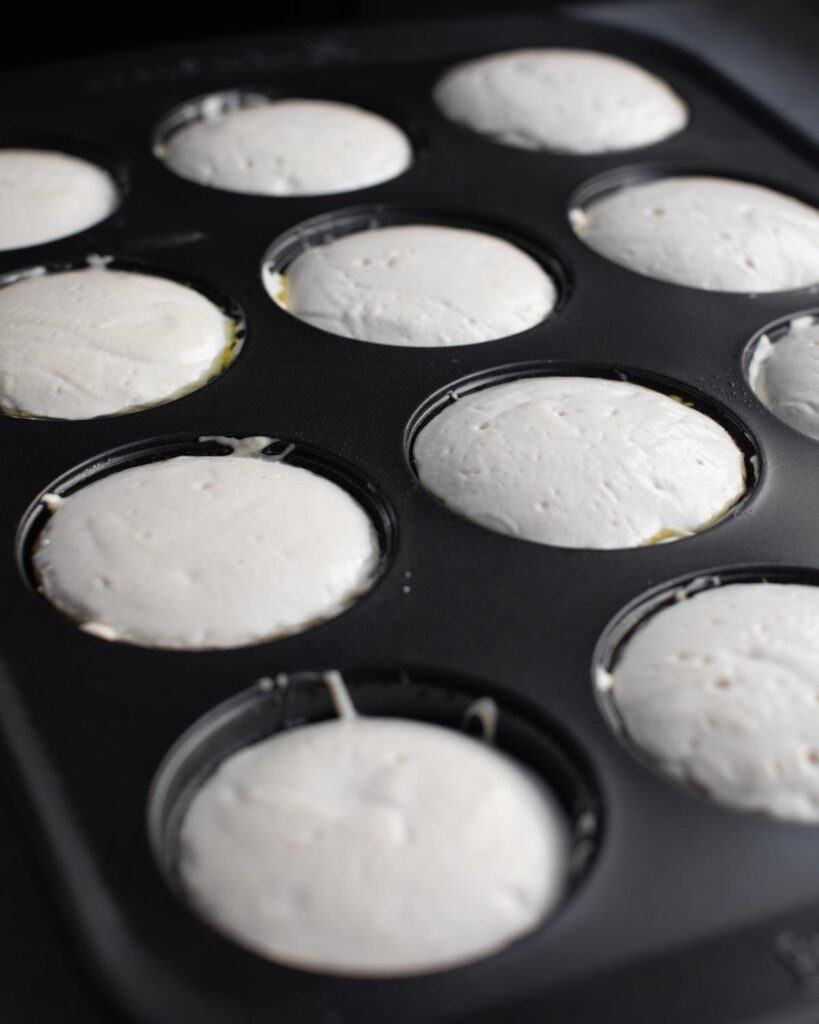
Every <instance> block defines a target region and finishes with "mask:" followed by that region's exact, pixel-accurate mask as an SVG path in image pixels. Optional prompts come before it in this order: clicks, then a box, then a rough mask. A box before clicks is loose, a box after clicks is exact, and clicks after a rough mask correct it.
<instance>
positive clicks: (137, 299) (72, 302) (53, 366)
mask: <svg viewBox="0 0 819 1024" xmlns="http://www.w3.org/2000/svg"><path fill="white" fill-rule="evenodd" d="M234 349H235V325H234V324H232V323H231V322H230V321H229V320H227V319H226V317H225V314H224V313H223V312H222V311H221V310H220V309H218V308H217V307H216V306H215V305H213V303H212V302H209V301H208V300H207V299H206V298H205V297H204V296H203V295H200V294H199V292H197V291H194V290H193V289H192V288H186V287H184V286H183V285H181V284H176V283H175V282H174V281H169V280H167V279H166V278H161V277H154V276H152V275H148V274H136V273H130V272H125V271H119V270H106V269H103V268H101V267H95V266H90V267H86V268H85V269H81V270H72V271H66V272H64V273H51V274H39V275H35V276H31V277H26V278H23V279H22V280H18V281H16V282H14V283H13V284H9V285H6V286H5V287H2V288H0V408H2V409H3V411H4V412H7V413H14V414H19V415H25V416H45V417H57V418H60V419H71V420H74V419H87V418H89V417H92V416H104V415H110V414H113V413H121V412H129V411H133V410H135V409H140V408H144V407H145V406H149V405H156V404H158V403H160V402H167V401H169V400H170V399H172V398H177V397H179V396H180V395H182V394H185V393H186V392H188V391H191V390H193V389H194V388H196V387H198V386H199V385H201V384H204V383H205V382H206V381H208V380H210V379H211V378H212V377H214V376H215V375H216V374H217V373H218V372H219V371H220V370H222V369H223V368H224V367H225V366H226V365H227V364H228V362H229V361H230V358H231V356H232V354H233V351H234Z"/></svg>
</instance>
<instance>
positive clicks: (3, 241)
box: [0, 149, 119, 250]
mask: <svg viewBox="0 0 819 1024" xmlns="http://www.w3.org/2000/svg"><path fill="white" fill-rule="evenodd" d="M118 203H119V197H118V195H117V189H116V186H115V185H114V182H113V181H112V179H111V177H110V175H108V174H107V173H106V172H105V171H103V170H102V169H101V168H99V167H96V166H94V164H90V163H88V162H87V161H85V160H80V159H79V158H78V157H75V156H69V155H68V154H67V153H54V152H50V151H48V150H34V149H0V250H2V249H20V248H24V247H25V246H28V245H39V244H40V243H41V242H50V241H52V240H53V239H55V238H65V237H66V236H67V235H74V234H76V233H77V232H78V231H84V230H85V229H86V228H90V227H91V225H92V224H96V223H98V222H99V221H101V220H104V219H105V218H106V217H107V216H108V215H109V214H110V213H113V211H114V210H115V209H116V207H117V205H118Z"/></svg>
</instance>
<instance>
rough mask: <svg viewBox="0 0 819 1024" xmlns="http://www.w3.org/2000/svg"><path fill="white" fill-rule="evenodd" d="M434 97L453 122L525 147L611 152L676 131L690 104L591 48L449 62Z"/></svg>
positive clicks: (519, 52)
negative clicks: (452, 63) (451, 63)
mask: <svg viewBox="0 0 819 1024" xmlns="http://www.w3.org/2000/svg"><path fill="white" fill-rule="evenodd" d="M435 100H436V102H437V104H438V106H439V107H440V108H441V110H442V111H443V112H444V113H445V114H446V115H447V117H449V118H451V119H452V120H453V121H458V122H460V123H461V124H464V125H466V126H467V127H469V128H472V129H473V130H474V131H476V132H481V133H482V134H484V135H489V136H491V137H492V138H493V139H495V140H496V141H497V142H503V143H506V145H509V146H519V147H521V148H523V149H549V150H558V151H562V152H565V153H604V152H607V151H609V150H618V149H630V148H633V147H635V146H646V145H649V144H650V143H652V142H659V141H660V140H661V139H665V138H667V137H668V136H669V135H674V134H675V133H676V132H678V131H680V130H681V129H682V128H684V127H685V124H686V122H687V120H688V111H687V109H686V106H685V104H684V103H683V102H682V100H681V99H680V98H679V96H677V95H676V93H674V92H673V91H672V90H671V89H670V88H669V87H668V86H667V85H666V84H665V82H663V81H661V80H660V79H659V78H656V77H655V76H654V75H652V74H649V72H648V71H644V70H643V69H642V68H641V67H638V66H637V65H636V64H632V63H631V61H627V60H623V58H622V57H615V56H613V55H612V54H608V53H595V52H593V51H590V50H563V49H531V50H511V51H509V52H508V53H495V54H492V55H491V56H489V57H480V58H478V59H477V60H470V61H466V62H465V63H463V64H458V65H457V66H456V67H454V68H452V69H450V70H449V71H448V72H447V73H446V74H445V75H444V77H443V78H442V79H441V81H440V82H439V83H438V85H437V86H436V87H435Z"/></svg>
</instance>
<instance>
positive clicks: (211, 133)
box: [158, 99, 412, 196]
mask: <svg viewBox="0 0 819 1024" xmlns="http://www.w3.org/2000/svg"><path fill="white" fill-rule="evenodd" d="M204 115H205V116H204V117H203V118H202V119H200V120H197V121H193V122H191V123H190V124H187V125H185V126H184V127H183V128H180V129H179V130H178V131H176V132H174V134H173V135H171V136H170V138H169V139H168V140H167V142H166V143H165V144H164V145H163V146H162V147H160V149H159V150H158V155H159V156H160V157H161V158H162V159H164V160H165V162H166V163H167V165H168V166H169V167H170V168H171V170H173V171H175V172H176V173H177V174H179V175H181V176H182V177H183V178H188V179H189V180H191V181H196V182H198V183H199V184H200V185H210V186H211V187H212V188H222V189H228V190H229V191H231V192H248V193H254V194H256V195H267V196H295V195H318V194H322V193H324V194H327V193H332V192H349V191H352V190H353V189H358V188H367V187H368V186H370V185H377V184H378V183H379V182H382V181H388V180H389V179H390V178H394V177H396V176H397V175H399V174H401V173H403V172H404V171H405V170H406V169H407V168H408V167H409V165H410V164H411V162H412V147H411V146H410V142H409V139H408V138H407V136H406V135H405V134H404V132H402V131H401V129H400V128H398V127H397V126H396V125H394V124H392V122H390V121H387V120H386V119H385V118H383V117H381V116H380V115H379V114H374V113H372V112H371V111H369V110H362V109H361V108H360V107H354V106H351V105H349V104H347V103H334V102H331V101H329V100H302V99H287V100H272V101H270V102H269V103H263V104H257V105H254V106H247V107H243V108H240V109H238V110H230V111H227V112H224V111H220V110H218V108H211V109H210V110H209V108H207V107H206V108H205V111H204Z"/></svg>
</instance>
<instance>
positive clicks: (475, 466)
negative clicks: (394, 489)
mask: <svg viewBox="0 0 819 1024" xmlns="http://www.w3.org/2000/svg"><path fill="white" fill-rule="evenodd" d="M414 457H415V462H416V466H417V469H418V476H419V478H420V480H421V483H422V484H423V485H424V486H425V487H426V488H427V489H428V490H430V491H431V492H432V493H433V494H434V495H436V496H437V497H438V498H440V499H441V500H442V501H443V502H444V503H445V504H446V505H448V506H449V507H450V508H451V509H453V510H454V511H455V512H458V513H460V514H461V515H463V516H466V517H467V518H468V519H472V520H474V521H475V522H477V523H480V524H481V525H482V526H486V527H488V528H489V529H491V530H496V531H498V532H499V533H506V534H509V535H510V536H513V537H521V538H523V539H524V540H531V541H537V542H539V543H541V544H553V545H556V546H557V547H569V548H622V547H637V546H640V545H643V544H653V543H657V542H658V541H664V540H674V539H676V538H678V537H683V536H687V535H689V534H691V533H694V532H696V531H697V530H701V529H703V528H705V527H707V526H709V525H710V524H711V523H713V522H714V521H715V520H716V519H718V518H719V517H720V516H722V515H723V514H724V513H725V512H726V511H727V510H728V509H730V508H731V506H732V505H734V504H735V502H736V501H737V500H738V499H739V497H740V496H741V495H742V493H743V491H744V490H745V472H744V462H743V456H742V453H741V452H740V450H739V449H738V448H737V446H736V444H735V443H734V441H733V440H732V439H731V437H730V436H729V434H728V433H727V432H726V431H725V430H724V429H723V428H722V427H721V426H719V424H717V423H715V422H714V421H713V420H712V419H710V418H709V417H707V416H705V415H703V414H702V413H700V412H698V411H696V410H695V409H692V408H690V407H688V406H686V405H683V404H682V403H681V402H678V401H675V400H674V399H672V398H669V397H668V396H666V395H663V394H660V393H659V392H656V391H653V390H650V389H649V388H644V387H640V386H638V385H636V384H629V383H626V382H623V381H613V380H601V379H597V378H593V377H557V376H550V377H533V378H529V379H526V380H516V381H511V382H510V383H508V384H500V385H497V386H496V387H490V388H485V389H484V390H481V391H476V392H472V393H471V394H467V395H464V396H463V397H460V398H459V399H458V400H457V401H455V402H453V403H452V404H450V405H448V406H447V407H446V408H445V409H444V410H443V411H442V412H441V413H439V414H438V415H437V416H436V417H435V418H434V419H432V420H431V421H430V422H429V423H428V424H427V425H426V426H424V427H423V428H422V429H421V431H420V432H419V434H418V437H417V439H416V441H415V446H414Z"/></svg>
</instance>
